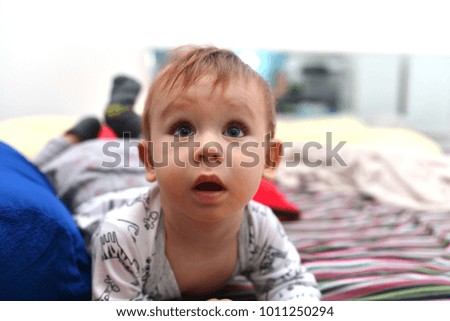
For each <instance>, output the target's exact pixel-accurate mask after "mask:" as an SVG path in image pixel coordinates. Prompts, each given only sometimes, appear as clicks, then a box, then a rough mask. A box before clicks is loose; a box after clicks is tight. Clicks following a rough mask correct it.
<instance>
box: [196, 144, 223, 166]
mask: <svg viewBox="0 0 450 321" xmlns="http://www.w3.org/2000/svg"><path fill="white" fill-rule="evenodd" d="M223 158H224V151H223V146H222V145H221V144H220V143H219V142H217V141H210V140H209V141H205V142H203V143H200V146H199V147H198V148H197V149H196V150H195V152H194V160H195V161H196V162H203V163H205V164H206V165H212V164H215V165H212V166H213V167H215V166H218V165H219V164H220V163H222V162H223Z"/></svg>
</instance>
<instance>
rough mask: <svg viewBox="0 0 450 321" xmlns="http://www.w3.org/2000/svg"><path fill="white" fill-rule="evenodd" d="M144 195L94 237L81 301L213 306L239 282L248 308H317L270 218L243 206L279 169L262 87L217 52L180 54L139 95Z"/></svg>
mask: <svg viewBox="0 0 450 321" xmlns="http://www.w3.org/2000/svg"><path fill="white" fill-rule="evenodd" d="M142 130H143V133H144V137H145V138H144V139H143V140H142V141H141V144H140V145H139V155H140V158H141V160H142V161H143V162H144V164H145V168H146V179H147V181H149V182H152V184H151V186H150V188H149V189H148V191H147V192H146V193H144V194H142V195H139V196H138V197H136V198H135V199H134V200H133V201H131V202H128V203H127V204H126V205H124V206H122V207H120V208H118V209H114V210H112V211H111V212H109V213H108V214H107V215H106V217H105V218H104V220H103V222H102V224H101V225H100V227H99V229H98V230H97V232H96V233H95V235H94V238H93V240H92V246H93V249H92V250H93V299H95V300H172V299H183V298H196V297H205V296H211V297H212V296H213V294H214V293H215V292H216V291H218V290H220V289H222V288H223V287H224V286H225V285H227V284H228V283H229V282H231V281H232V280H233V278H234V277H235V276H238V275H244V276H246V277H247V278H248V279H249V280H250V281H251V282H252V283H253V285H254V288H255V292H256V295H257V298H258V299H259V300H294V299H299V300H302V299H315V300H317V299H319V298H320V292H319V290H318V289H317V286H316V281H315V278H314V276H313V275H312V274H310V273H308V272H307V271H306V270H305V268H304V267H303V266H302V265H301V264H300V258H299V255H298V252H297V250H296V249H295V247H294V245H293V244H292V243H291V242H290V241H289V240H288V238H287V236H286V234H285V232H284V230H283V227H282V225H281V224H280V222H279V221H278V219H277V218H276V216H275V215H274V214H273V213H272V211H271V210H270V209H269V208H268V207H265V206H263V205H261V204H259V203H256V202H254V201H252V200H251V199H252V197H253V195H254V194H255V192H256V191H257V189H258V186H259V183H260V180H261V178H262V176H263V174H264V173H267V172H270V171H273V170H274V168H276V166H277V164H278V162H279V160H280V143H279V142H277V141H276V140H275V139H274V135H273V134H274V131H275V106H274V100H273V97H272V94H271V91H270V88H269V86H268V84H267V83H266V82H265V80H264V79H263V78H262V77H261V76H259V75H258V73H256V72H255V71H254V70H252V69H251V68H250V67H249V66H248V65H246V64H244V63H243V62H242V61H241V60H240V59H239V57H237V56H236V55H235V54H234V53H233V52H231V51H228V50H222V49H217V48H214V47H181V48H178V49H177V50H175V51H174V52H173V53H172V59H171V60H170V61H169V62H168V64H167V65H166V66H165V67H164V68H163V70H162V71H161V72H160V73H159V74H158V76H157V77H156V79H155V80H154V82H153V84H152V86H151V87H150V90H149V93H148V97H147V101H146V104H145V109H144V112H143V118H142Z"/></svg>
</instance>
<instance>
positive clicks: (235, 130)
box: [225, 126, 244, 137]
mask: <svg viewBox="0 0 450 321" xmlns="http://www.w3.org/2000/svg"><path fill="white" fill-rule="evenodd" d="M225 136H230V137H242V136H244V132H243V131H242V129H240V128H239V127H237V126H230V127H228V128H227V130H226V131H225Z"/></svg>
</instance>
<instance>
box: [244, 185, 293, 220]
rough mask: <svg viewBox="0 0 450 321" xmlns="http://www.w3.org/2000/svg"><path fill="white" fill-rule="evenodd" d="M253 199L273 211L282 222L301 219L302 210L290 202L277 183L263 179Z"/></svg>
mask: <svg viewBox="0 0 450 321" xmlns="http://www.w3.org/2000/svg"><path fill="white" fill-rule="evenodd" d="M253 199H254V200H255V201H257V202H260V203H261V204H264V205H266V206H268V207H270V208H271V209H272V211H273V212H274V213H275V215H276V216H277V217H278V219H279V220H280V221H293V220H298V219H300V213H301V211H300V209H299V208H298V207H297V206H296V205H295V204H293V203H292V202H290V201H289V200H288V199H287V198H286V196H284V194H283V193H282V192H281V191H280V190H279V189H278V187H277V186H276V185H275V183H273V182H271V181H269V180H267V179H265V178H263V179H262V180H261V183H260V184H259V188H258V190H257V191H256V194H255V196H253Z"/></svg>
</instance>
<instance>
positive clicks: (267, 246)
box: [247, 203, 321, 301]
mask: <svg viewBox="0 0 450 321" xmlns="http://www.w3.org/2000/svg"><path fill="white" fill-rule="evenodd" d="M249 207H250V211H251V212H252V215H250V216H249V221H248V229H249V239H248V242H249V250H250V253H249V255H250V257H249V266H250V267H251V268H250V271H249V272H248V273H247V276H248V277H249V279H250V280H251V281H252V282H253V284H254V286H255V290H256V294H257V297H258V299H259V300H266V301H281V300H283V301H284V300H316V301H317V300H319V299H320V297H321V294H320V291H319V289H318V288H317V283H316V280H315V277H314V276H313V275H312V273H310V272H308V271H307V270H306V268H305V267H304V266H303V265H302V264H301V260H300V256H299V253H298V251H297V249H296V248H295V246H294V245H293V244H292V243H291V242H290V241H289V239H288V237H287V235H286V233H285V231H284V228H283V226H282V225H281V223H280V222H279V220H278V219H277V217H276V216H275V215H274V214H273V212H272V211H271V210H270V209H269V208H268V207H265V206H263V205H261V204H258V203H251V204H250V205H249Z"/></svg>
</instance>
